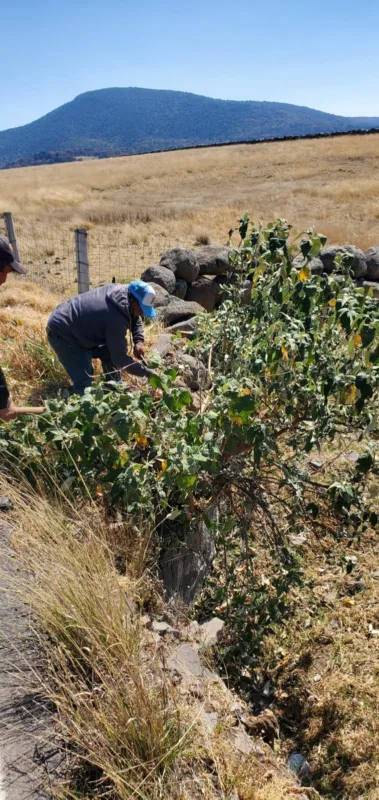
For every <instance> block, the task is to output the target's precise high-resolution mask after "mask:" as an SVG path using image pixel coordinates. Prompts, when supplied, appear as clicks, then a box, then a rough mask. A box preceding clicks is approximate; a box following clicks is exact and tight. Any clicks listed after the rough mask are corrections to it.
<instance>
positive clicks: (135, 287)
mask: <svg viewBox="0 0 379 800" xmlns="http://www.w3.org/2000/svg"><path fill="white" fill-rule="evenodd" d="M129 292H130V294H131V295H133V297H134V299H135V300H137V303H138V305H139V306H140V308H141V311H142V313H143V314H144V316H145V317H156V316H157V314H156V311H155V309H154V308H153V302H154V300H155V296H156V295H155V292H154V289H153V287H152V286H150V284H149V283H145V281H132V283H129Z"/></svg>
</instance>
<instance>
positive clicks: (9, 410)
mask: <svg viewBox="0 0 379 800" xmlns="http://www.w3.org/2000/svg"><path fill="white" fill-rule="evenodd" d="M11 272H16V273H18V275H27V274H28V271H27V270H26V269H25V267H22V266H21V264H19V262H18V261H16V259H15V257H14V255H13V250H12V245H11V244H9V242H8V239H6V238H5V236H0V286H2V285H3V284H4V283H5V281H6V279H7V277H8V275H9V274H10V273H11ZM14 408H15V407H14V403H13V402H12V398H11V396H10V394H9V389H8V386H7V382H6V379H5V375H4V372H3V370H2V369H1V367H0V420H2V421H3V422H10V421H11V420H12V419H15V417H16V413H15V410H14Z"/></svg>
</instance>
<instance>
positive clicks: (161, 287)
mask: <svg viewBox="0 0 379 800" xmlns="http://www.w3.org/2000/svg"><path fill="white" fill-rule="evenodd" d="M230 252H231V248H229V247H223V246H222V245H215V244H212V245H206V246H205V247H202V248H201V249H200V250H198V251H197V252H196V253H194V252H193V250H189V249H187V248H185V247H175V248H173V249H171V250H167V251H166V252H165V253H163V256H162V258H161V260H160V263H159V264H155V265H153V266H152V267H148V269H146V270H145V272H143V274H142V275H141V278H142V280H144V281H147V282H148V283H151V284H152V285H153V287H154V289H155V292H156V295H157V297H156V301H155V307H156V309H157V312H158V317H159V319H160V320H161V321H162V322H163V324H164V325H166V326H168V327H169V328H170V330H171V331H173V332H174V331H176V330H182V331H193V330H194V329H195V326H196V315H197V314H199V313H201V312H203V311H208V312H211V311H214V309H215V308H217V307H218V306H219V305H220V303H221V300H222V293H223V292H222V288H223V285H224V284H225V283H226V282H227V281H228V280H233V277H232V272H233V265H232V264H231V262H230V259H229V255H230ZM339 253H342V254H344V253H347V254H348V255H352V256H353V259H354V260H353V265H352V270H353V274H354V277H355V280H356V283H357V285H358V286H364V287H365V288H367V289H369V288H371V287H373V288H374V295H375V296H377V297H379V247H370V248H369V249H368V250H365V251H363V250H360V248H359V247H355V245H352V244H345V245H344V246H343V247H340V246H338V245H332V246H328V247H324V248H323V249H322V250H321V251H320V255H319V257H318V258H313V259H312V261H311V262H310V268H311V270H312V272H313V273H314V274H316V275H322V274H323V273H324V274H325V273H326V274H330V273H332V272H334V271H338V267H337V265H336V263H335V258H336V256H337V255H338V254H339ZM303 264H304V259H303V258H302V256H298V257H297V258H295V259H294V266H295V267H298V268H300V267H301V266H302V265H303ZM251 288H252V284H251V282H250V281H246V282H245V284H244V287H243V293H242V299H243V302H244V303H248V302H249V300H250V297H251Z"/></svg>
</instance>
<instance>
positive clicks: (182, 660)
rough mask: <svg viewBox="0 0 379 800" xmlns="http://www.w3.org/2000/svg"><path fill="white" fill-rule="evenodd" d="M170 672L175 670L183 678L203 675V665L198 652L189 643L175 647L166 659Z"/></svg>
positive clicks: (187, 678) (189, 678) (187, 679)
mask: <svg viewBox="0 0 379 800" xmlns="http://www.w3.org/2000/svg"><path fill="white" fill-rule="evenodd" d="M167 668H168V670H169V671H170V672H177V673H178V674H179V675H180V676H181V677H182V678H183V679H184V680H186V681H190V680H192V678H202V677H203V666H202V664H201V661H200V658H199V654H198V652H197V650H195V648H194V647H192V646H191V645H190V644H182V645H180V647H177V649H176V650H174V652H173V653H172V655H171V656H170V658H169V659H168V661H167Z"/></svg>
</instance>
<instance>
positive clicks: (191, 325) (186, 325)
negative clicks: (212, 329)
mask: <svg viewBox="0 0 379 800" xmlns="http://www.w3.org/2000/svg"><path fill="white" fill-rule="evenodd" d="M196 324H197V320H196V317H191V319H186V320H185V321H183V322H176V323H175V325H171V326H170V327H169V328H167V332H168V333H177V332H178V331H185V332H191V333H192V332H194V331H195V330H196Z"/></svg>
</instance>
